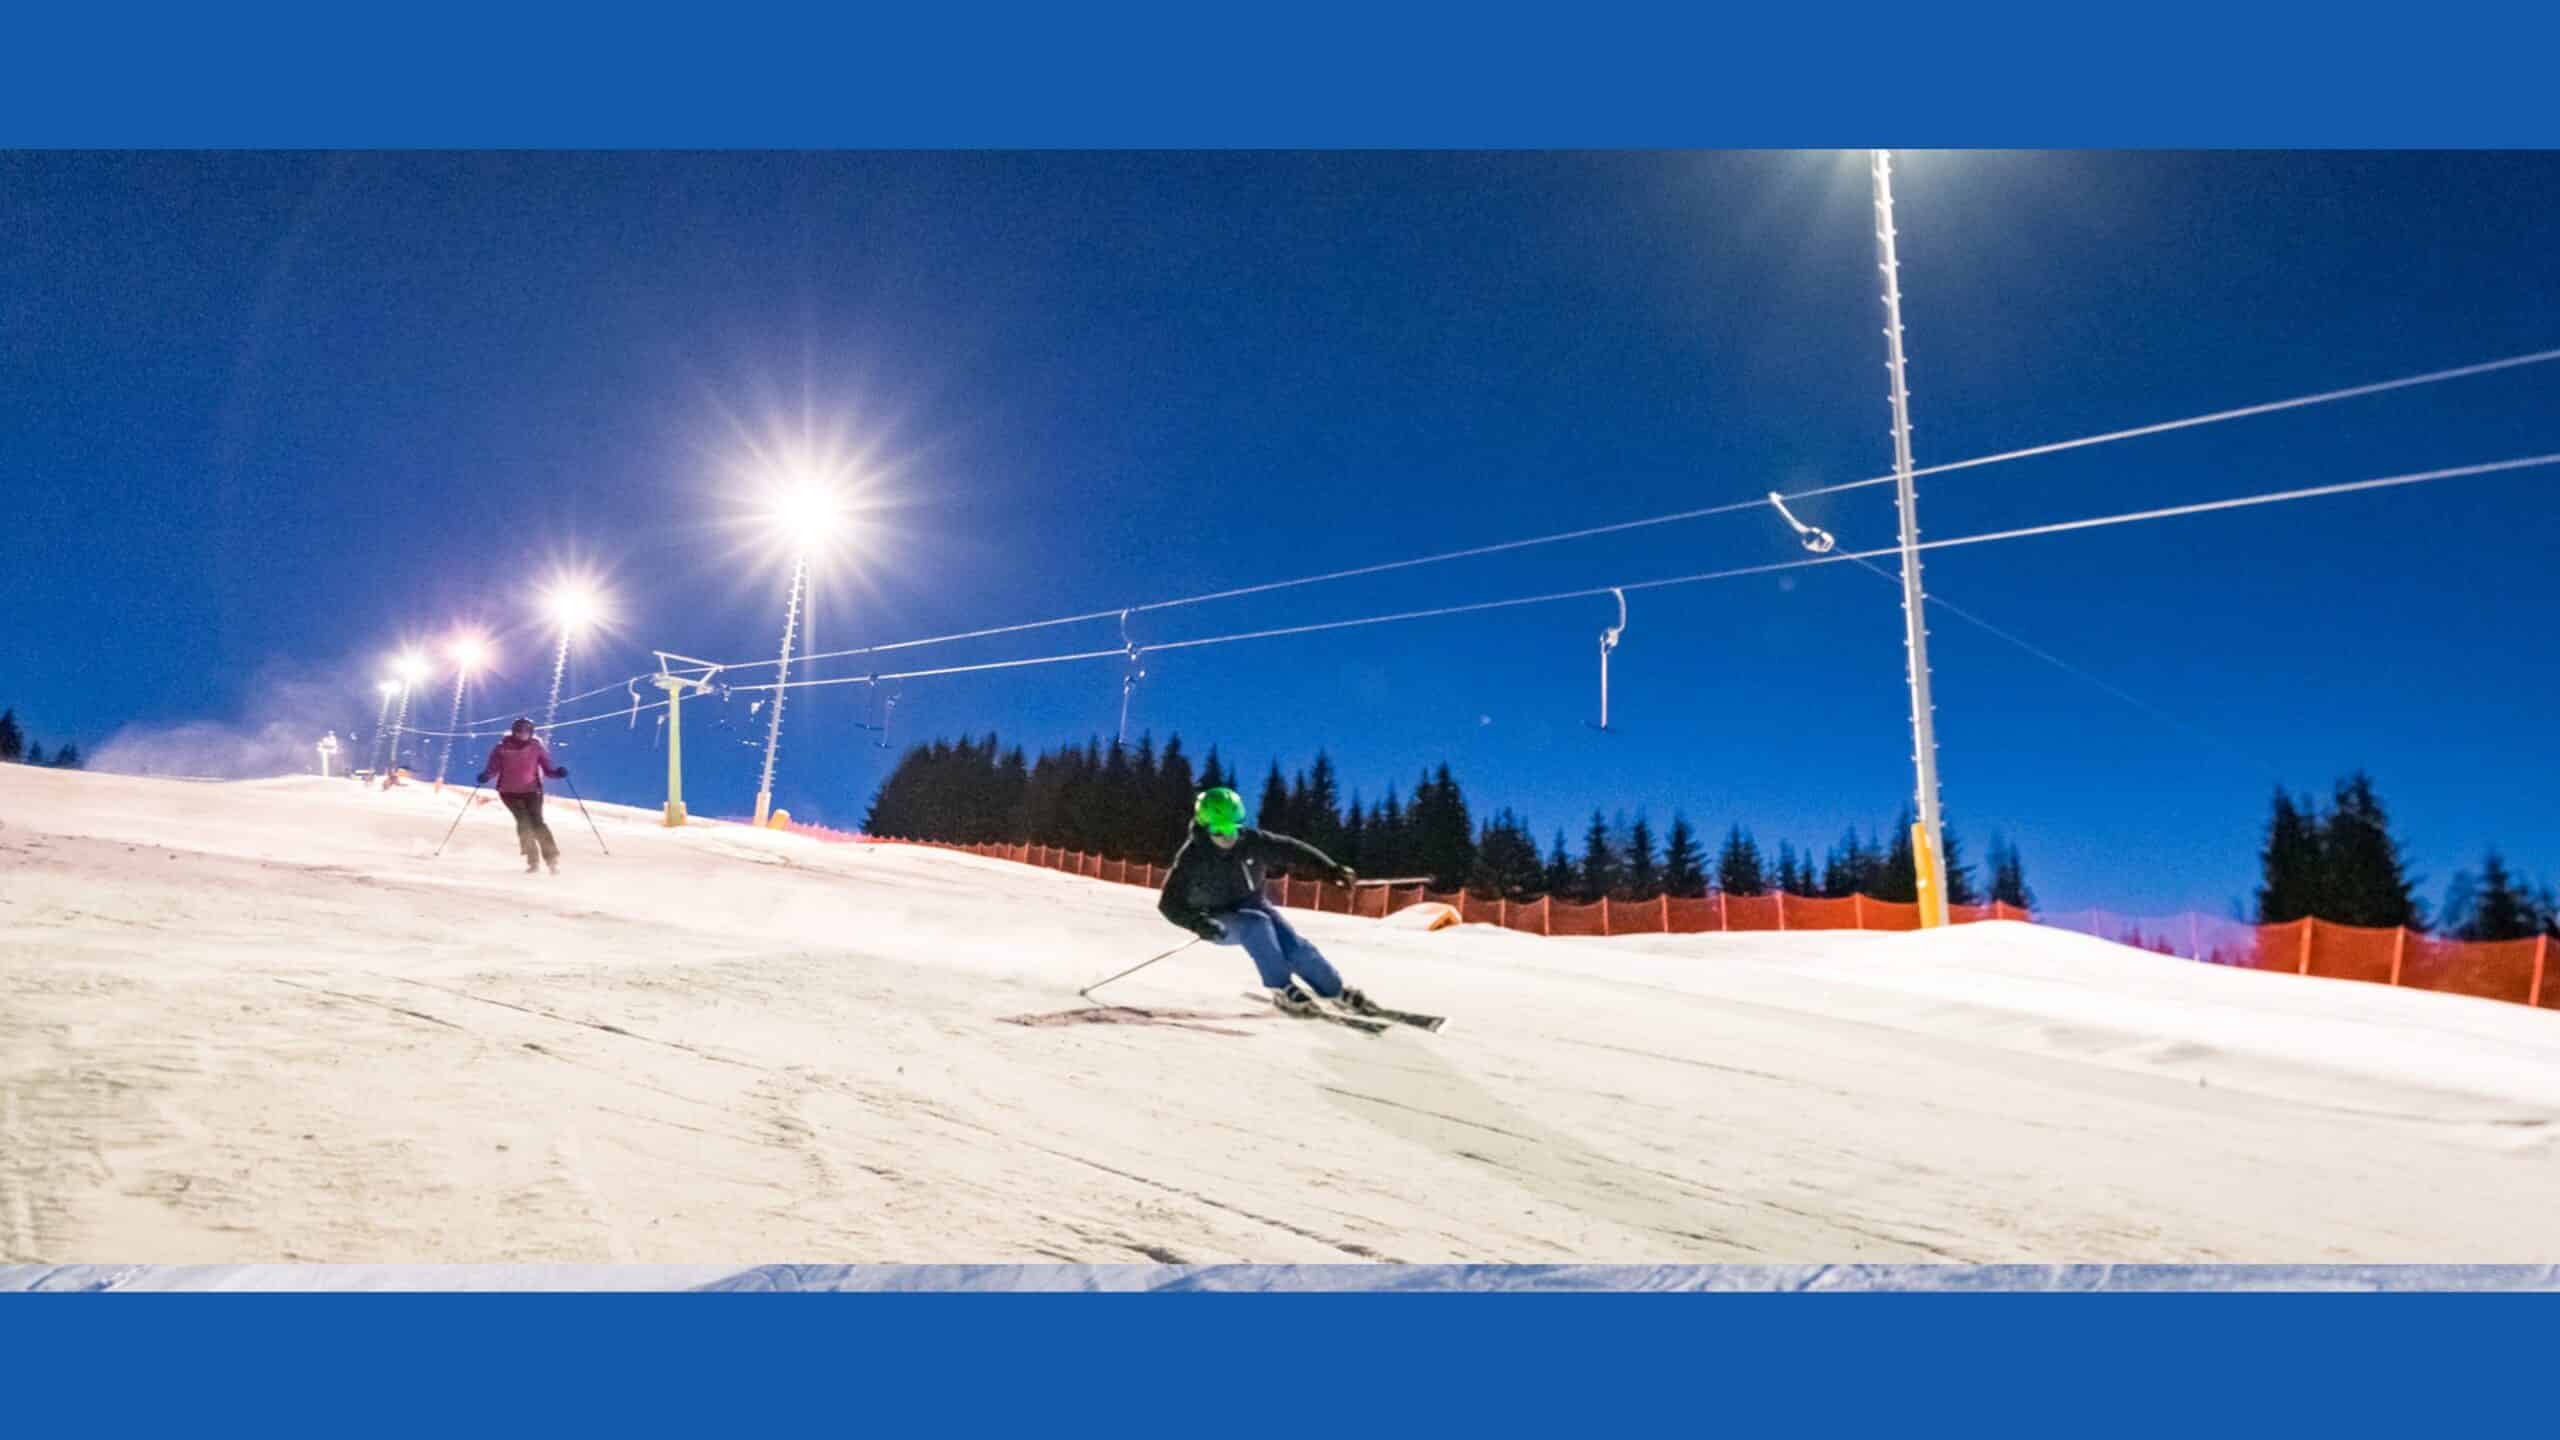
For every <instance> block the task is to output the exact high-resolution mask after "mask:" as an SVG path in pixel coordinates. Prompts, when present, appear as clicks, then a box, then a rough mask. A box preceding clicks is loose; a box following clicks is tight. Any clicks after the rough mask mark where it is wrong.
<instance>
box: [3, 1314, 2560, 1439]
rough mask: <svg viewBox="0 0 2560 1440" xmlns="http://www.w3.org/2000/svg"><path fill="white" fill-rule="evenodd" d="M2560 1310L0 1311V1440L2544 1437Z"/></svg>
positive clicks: (2547, 1418) (2547, 1419)
mask: <svg viewBox="0 0 2560 1440" xmlns="http://www.w3.org/2000/svg"><path fill="white" fill-rule="evenodd" d="M2555 1307H2560V1301H2554V1300H2552V1299H2550V1298H2548V1297H2544V1296H2538V1295H2490V1296H2469V1297H2457V1296H2449V1295H2440V1294H2399V1295H2387V1296H2373V1297H2362V1298H2349V1297H2345V1296H2336V1295H2325V1296H2324V1295H2216V1294H2204V1293H2192V1294H2081V1295H2022V1294H2005V1295H2004V1294H1983V1293H1974V1294H1936V1295H1917V1294H1866V1295H1847V1296H1835V1297H1820V1298H1817V1297H1809V1296H1784V1295H1730V1294H1727V1295H1681V1294H1614V1295H1593V1294H1580V1295H1560V1294H1527V1295H1486V1294H1470V1295H1460V1294H1427V1295H1417V1294H1402V1295H1381V1294H1365V1295H1362V1294H1340V1293H1336V1294H1296V1295H1261V1296H1257V1297H1254V1298H1252V1299H1250V1300H1247V1299H1241V1298H1221V1297H1215V1296H1203V1297H1198V1298H1191V1299H1156V1298H1151V1297H1141V1296H1133V1295H1098V1296H1097V1295H1084V1296H1070V1295H1057V1294H1050V1295H1019V1294H1016V1295H966V1294H905V1295H880V1294H872V1295H845V1296H832V1297H819V1298H799V1299H784V1300H777V1299H762V1300H750V1299H746V1298H744V1297H739V1296H716V1295H694V1296H677V1295H638V1296H601V1295H427V1296H419V1295H408V1296H384V1295H376V1296H354V1295H320V1296H275V1295H266V1296H233V1297H223V1298H217V1297H212V1296H202V1295H160V1296H134V1297H124V1298H119V1299H117V1300H114V1301H83V1300H76V1299H70V1298H66V1297H52V1298H47V1297H37V1296H22V1297H13V1298H11V1299H9V1300H7V1301H5V1302H0V1355H6V1356H7V1357H8V1359H9V1362H10V1363H9V1366H8V1368H9V1370H10V1372H11V1378H12V1384H11V1385H10V1387H9V1389H10V1400H9V1403H8V1409H7V1414H8V1416H9V1419H10V1422H11V1426H12V1428H13V1429H15V1430H17V1433H20V1434H26V1435H31V1436H33V1435H57V1434H59V1435H68V1434H84V1433H97V1432H98V1431H100V1430H102V1429H105V1430H117V1431H121V1430H127V1429H140V1428H143V1427H145V1426H149V1427H151V1428H155V1429H158V1428H164V1427H166V1426H168V1425H173V1424H177V1425H187V1426H191V1427H192V1426H199V1425H205V1424H209V1423H216V1422H218V1421H238V1422H240V1423H243V1424H245V1425H247V1426H249V1427H251V1428H252V1429H254V1430H255V1431H257V1432H258V1433H268V1432H270V1431H273V1430H278V1429H286V1430H304V1429H308V1430H312V1431H315V1432H316V1431H324V1430H325V1431H327V1432H328V1433H333V1434H361V1433H375V1432H377V1431H379V1430H381V1429H385V1428H391V1429H399V1430H403V1431H412V1432H415V1431H431V1432H437V1433H446V1434H456V1435H465V1434H468V1435H477V1434H482V1433H488V1432H489V1431H491V1430H496V1429H503V1430H505V1431H509V1432H514V1431H523V1430H531V1429H534V1428H535V1427H545V1428H548V1427H553V1426H565V1427H568V1428H567V1429H566V1430H564V1431H562V1432H560V1433H571V1434H599V1433H607V1432H609V1431H618V1430H625V1429H631V1428H642V1429H647V1430H651V1431H667V1430H683V1431H687V1432H690V1433H696V1434H731V1433H774V1432H776V1431H781V1430H784V1429H786V1428H796V1427H797V1426H799V1425H802V1424H807V1425H813V1426H817V1425H823V1426H825V1427H827V1428H828V1429H829V1430H837V1429H841V1430H845V1431H852V1430H857V1429H859V1430H872V1429H873V1428H874V1427H878V1426H890V1427H896V1428H895V1429H894V1430H893V1431H892V1432H891V1433H907V1432H909V1431H910V1429H912V1431H913V1433H933V1434H943V1433H954V1432H961V1433H984V1432H992V1431H999V1430H1001V1431H1005V1432H1009V1433H1015V1434H1021V1433H1034V1434H1042V1433H1048V1432H1051V1431H1060V1430H1063V1431H1076V1430H1084V1429H1101V1430H1105V1431H1108V1432H1110V1433H1115V1434H1125V1433H1133V1432H1134V1433H1145V1434H1154V1433H1162V1434H1183V1435H1199V1434H1225V1433H1228V1432H1231V1431H1236V1430H1243V1431H1246V1432H1248V1433H1278V1432H1284V1431H1285V1432H1290V1433H1307V1432H1315V1433H1321V1432H1327V1431H1335V1430H1349V1431H1351V1432H1353V1433H1370V1432H1378V1431H1395V1432H1398V1433H1404V1434H1444V1433H1453V1432H1454V1433H1461V1434H1463V1433H1469V1431H1470V1429H1471V1428H1472V1427H1476V1426H1490V1427H1494V1428H1493V1431H1492V1433H1506V1434H1507V1433H1552V1434H1561V1435H1595V1436H1596V1435H1608V1434H1614V1433H1618V1432H1619V1430H1620V1429H1621V1427H1626V1426H1631V1425H1637V1424H1644V1423H1660V1424H1671V1425H1677V1426H1680V1427H1681V1430H1682V1432H1683V1433H1703V1432H1715V1431H1725V1430H1730V1429H1733V1428H1734V1427H1740V1428H1741V1432H1742V1433H1745V1434H1767V1433H1788V1434H1793V1433H1800V1432H1805V1431H1811V1432H1813V1433H1820V1434H1903V1433H1913V1432H1922V1431H1952V1432H1954V1433H1960V1434H1966V1435H1973V1434H2034V1435H2043V1436H2052V1435H2075V1436H2076V1435H2083V1434H2093V1433H2095V1434H2116V1433H2148V1434H2155V1435H2156V1434H2163V1433H2166V1434H2177V1435H2184V1434H2187V1433H2189V1432H2192V1431H2195V1430H2198V1429H2203V1430H2206V1431H2208V1432H2212V1433H2240V1432H2246V1433H2254V1434H2262V1435H2270V1434H2284V1435H2299V1434H2320V1433H2365V1432H2367V1431H2373V1430H2380V1429H2383V1428H2386V1427H2390V1428H2395V1429H2397V1428H2399V1427H2418V1428H2413V1429H2409V1430H2407V1431H2406V1432H2405V1433H2411V1434H2426V1435H2447V1436H2450V1435H2466V1434H2486V1433H2492V1431H2491V1427H2493V1426H2496V1425H2499V1424H2501V1423H2503V1422H2515V1423H2517V1424H2518V1425H2519V1426H2520V1427H2522V1428H2519V1429H2517V1430H2514V1431H2512V1432H2509V1433H2517V1434H2525V1433H2537V1432H2538V1429H2539V1428H2542V1427H2547V1425H2548V1421H2549V1415H2548V1411H2547V1408H2546V1407H2545V1405H2544V1403H2543V1402H2542V1398H2541V1397H2542V1394H2543V1393H2544V1392H2545V1391H2547V1389H2548V1378H2549V1377H2548V1361H2549V1357H2550V1353H2551V1352H2550V1343H2551V1342H2550V1335H2551V1325H2552V1323H2553V1319H2554V1317H2555V1315H2560V1308H2555ZM2537 1422H2538V1423H2537ZM22 1424H23V1425H26V1426H27V1427H28V1428H24V1429H19V1428H18V1427H19V1426H20V1425H22ZM2332 1427H2334V1430H2333V1429H2332Z"/></svg>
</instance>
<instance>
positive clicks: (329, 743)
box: [319, 730, 338, 780]
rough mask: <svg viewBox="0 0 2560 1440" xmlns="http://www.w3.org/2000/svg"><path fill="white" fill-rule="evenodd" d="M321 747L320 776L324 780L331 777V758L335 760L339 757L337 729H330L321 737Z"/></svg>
mask: <svg viewBox="0 0 2560 1440" xmlns="http://www.w3.org/2000/svg"><path fill="white" fill-rule="evenodd" d="M319 749H320V778H321V779H323V780H326V779H328V778H329V762H330V761H331V760H333V759H335V758H337V754H338V732H337V731H335V730H332V731H330V732H329V733H328V734H326V735H323V736H321V737H320V746H319Z"/></svg>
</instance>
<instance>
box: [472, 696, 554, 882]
mask: <svg viewBox="0 0 2560 1440" xmlns="http://www.w3.org/2000/svg"><path fill="white" fill-rule="evenodd" d="M568 775H569V772H568V771H567V770H565V769H563V768H561V767H560V766H557V765H554V764H552V763H551V752H550V751H548V750H545V749H543V748H542V742H541V741H539V740H536V739H535V738H533V722H532V721H531V720H528V719H525V718H523V717H521V716H519V717H518V718H517V720H516V723H515V724H513V725H510V726H508V727H507V738H506V739H504V740H501V741H499V742H498V743H497V746H496V747H495V748H494V749H492V750H490V752H489V763H488V764H486V765H483V766H481V767H480V783H481V784H483V785H486V784H488V783H489V782H490V781H491V780H492V779H494V780H496V781H497V782H498V800H499V802H500V803H502V804H504V805H505V806H506V807H507V813H508V814H510V815H513V816H514V817H516V844H517V845H519V846H521V847H523V850H524V868H525V873H526V874H528V875H530V874H532V873H533V872H534V871H535V870H536V869H537V868H539V867H541V866H543V865H548V866H550V867H551V873H552V874H554V875H557V874H559V873H560V844H559V842H558V841H556V840H553V839H552V838H551V827H550V826H548V825H546V824H544V823H543V822H542V781H543V778H544V777H545V776H548V777H550V778H551V779H554V780H563V779H566V778H568Z"/></svg>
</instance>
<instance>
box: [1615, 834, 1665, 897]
mask: <svg viewBox="0 0 2560 1440" xmlns="http://www.w3.org/2000/svg"><path fill="white" fill-rule="evenodd" d="M1621 888H1622V889H1623V891H1624V893H1625V895H1626V898H1628V899H1630V900H1650V899H1652V898H1653V897H1654V896H1656V895H1659V894H1661V893H1662V870H1661V867H1660V865H1659V864H1658V862H1657V861H1656V860H1655V859H1654V853H1653V826H1652V825H1651V824H1650V823H1649V822H1647V821H1646V819H1645V818H1644V817H1643V816H1641V815H1639V816H1637V817H1636V820H1635V823H1634V824H1633V825H1631V826H1629V827H1627V878H1626V883H1625V884H1624V886H1622V887H1621Z"/></svg>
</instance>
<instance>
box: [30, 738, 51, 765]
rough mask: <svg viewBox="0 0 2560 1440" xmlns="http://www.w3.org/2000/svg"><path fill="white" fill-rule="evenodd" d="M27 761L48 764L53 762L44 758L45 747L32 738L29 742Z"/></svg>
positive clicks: (34, 763) (32, 763) (33, 763)
mask: <svg viewBox="0 0 2560 1440" xmlns="http://www.w3.org/2000/svg"><path fill="white" fill-rule="evenodd" d="M27 763H28V764H30V765H48V764H51V763H52V762H51V761H49V760H47V759H45V758H44V747H43V746H41V745H39V744H37V743H36V742H34V741H33V740H30V741H28V742H27Z"/></svg>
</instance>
